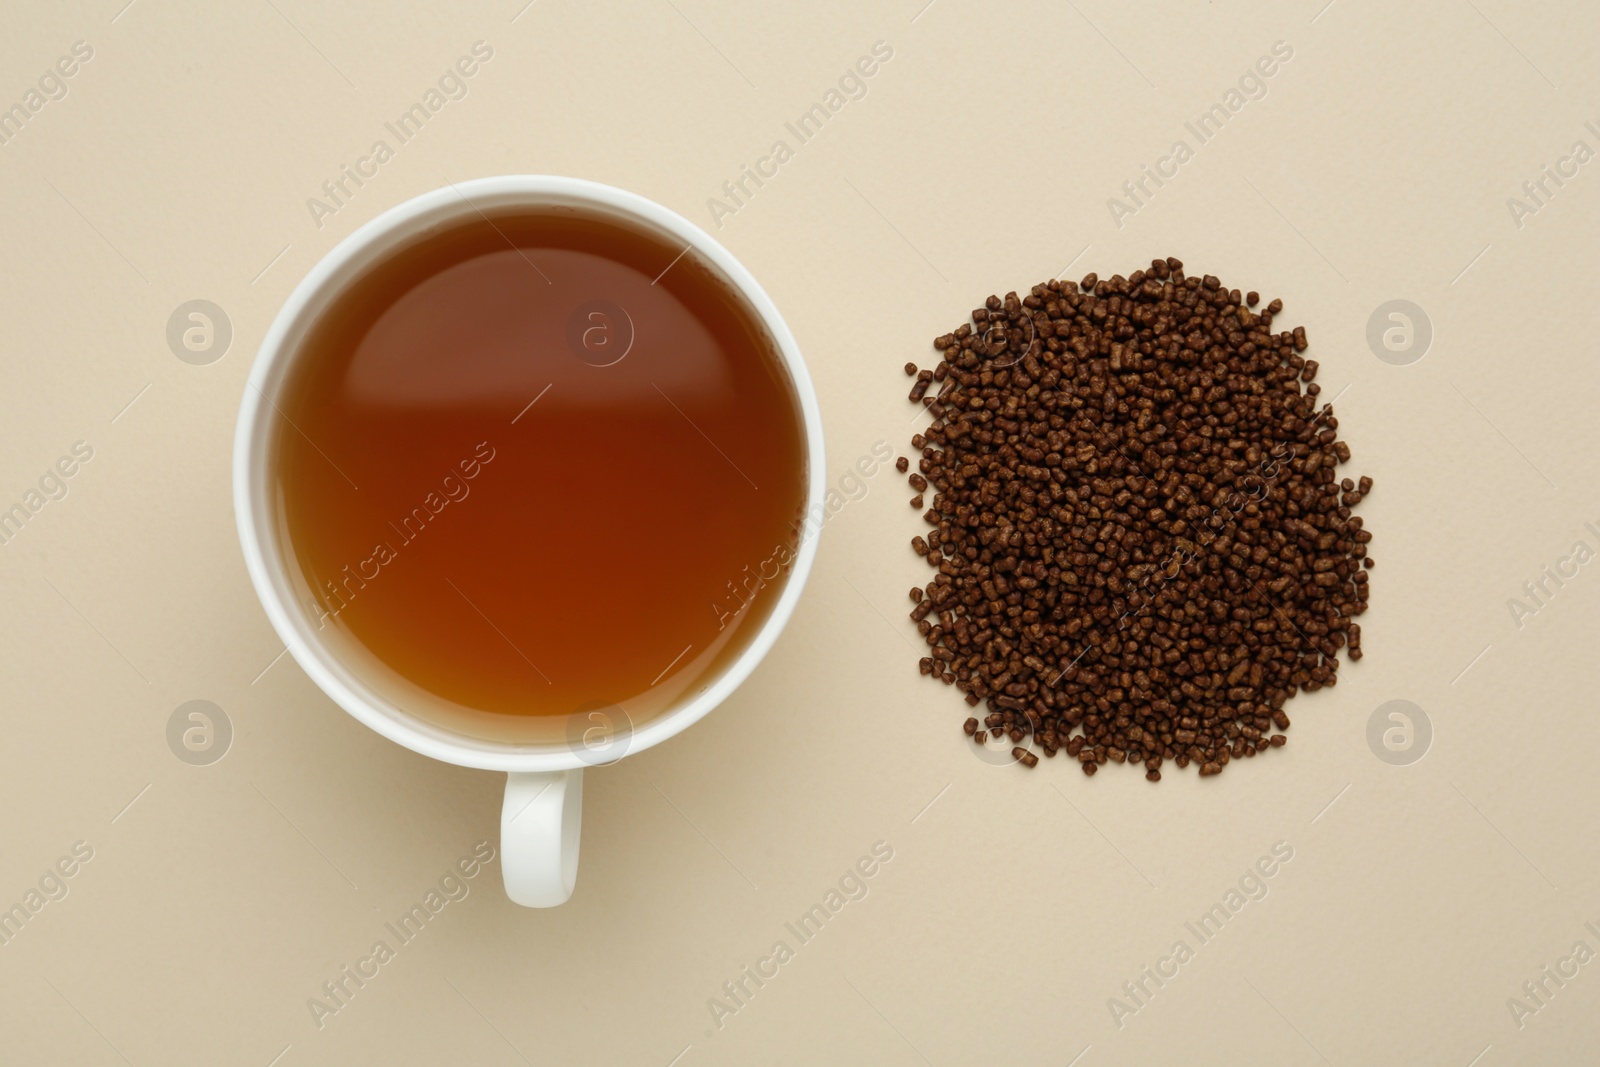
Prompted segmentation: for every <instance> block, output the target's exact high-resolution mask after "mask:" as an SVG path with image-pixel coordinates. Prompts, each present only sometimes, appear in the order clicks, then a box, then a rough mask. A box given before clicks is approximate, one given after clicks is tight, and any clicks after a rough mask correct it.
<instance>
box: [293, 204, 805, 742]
mask: <svg viewBox="0 0 1600 1067" xmlns="http://www.w3.org/2000/svg"><path fill="white" fill-rule="evenodd" d="M681 252H682V248H681V246H679V247H673V246H671V245H669V244H667V243H665V242H663V241H661V240H659V239H657V238H655V237H653V236H649V235H646V234H644V233H642V232H636V231H634V230H632V229H629V228H625V227H623V226H622V225H619V224H617V223H613V222H610V221H605V220H601V219H598V218H590V217H584V216H573V215H510V216H505V217H498V216H497V217H494V218H493V219H492V221H491V220H490V219H487V218H478V219H474V220H473V221H471V222H468V223H464V224H461V225H459V226H457V227H456V228H454V229H450V230H448V231H446V232H444V233H443V234H439V235H435V236H433V237H430V238H428V239H427V240H426V241H425V242H423V243H420V244H417V245H414V246H412V247H411V248H409V249H408V250H405V251H402V252H401V253H399V254H398V255H397V256H395V257H393V258H391V259H390V260H388V261H386V262H385V263H384V264H383V265H382V266H380V267H379V268H377V269H375V270H374V271H373V272H371V273H370V274H369V275H367V276H366V277H364V278H362V279H360V280H359V281H357V282H356V283H355V284H354V285H353V286H352V287H351V288H349V289H348V290H346V291H345V292H344V293H343V294H342V295H341V296H340V297H339V299H338V300H337V302H336V303H335V304H334V306H333V307H332V308H331V309H330V310H329V311H328V312H327V313H326V314H324V315H323V316H322V317H321V320H320V321H319V322H318V323H317V325H316V326H315V327H314V328H313V330H312V332H311V335H310V336H309V337H308V338H307V341H306V344H305V347H304V349H303V352H302V355H301V358H300V359H299V360H298V362H297V364H296V366H295V368H294V371H293V372H292V374H291V377H290V378H289V380H287V381H286V382H285V385H284V388H283V389H282V390H281V391H280V395H279V396H277V397H276V398H275V403H276V406H277V409H278V411H279V413H280V414H281V416H282V419H281V420H280V424H279V426H278V428H277V431H276V433H277V436H276V471H277V494H278V501H279V507H280V509H281V511H280V519H281V524H282V527H283V529H284V531H285V533H286V536H287V541H288V544H289V546H290V547H291V552H292V555H293V556H294V557H295V559H296V561H297V563H298V567H299V569H300V571H301V573H302V574H303V576H304V579H305V582H306V584H307V585H308V586H309V587H310V588H309V591H307V592H306V594H305V596H306V597H307V598H308V599H311V600H312V603H311V604H310V605H309V606H308V611H309V612H310V613H311V614H312V616H313V617H315V618H318V619H319V621H320V623H321V625H323V626H334V627H338V628H341V629H342V630H343V631H345V632H346V633H348V634H349V635H351V636H353V637H354V638H355V639H356V640H357V641H358V642H359V643H360V645H361V646H364V648H365V649H367V650H368V651H370V652H371V653H372V654H373V656H375V657H376V660H377V661H380V662H381V663H382V664H384V665H386V668H387V669H388V670H391V671H393V672H394V673H395V674H396V675H398V676H400V677H401V678H403V679H405V680H406V681H408V682H410V683H413V684H414V685H415V686H417V687H420V688H421V689H422V690H426V691H428V692H429V693H431V694H434V695H435V696H437V697H438V698H440V699H441V700H442V702H443V703H444V704H446V705H453V706H455V707H456V708H458V709H461V710H463V711H467V712H470V713H472V714H470V715H468V719H470V720H472V721H471V722H470V723H469V724H467V725H465V726H463V721H455V722H452V723H451V724H450V725H454V726H457V727H460V728H464V729H467V730H468V731H469V732H476V733H483V732H484V730H485V729H486V728H487V729H488V730H489V732H490V733H493V722H494V720H495V718H497V717H526V716H557V715H567V714H570V713H573V712H575V711H579V710H582V709H586V708H589V707H594V706H596V705H601V704H620V705H621V706H622V707H623V708H624V709H625V710H626V711H627V713H628V717H629V718H630V719H631V720H632V721H633V722H634V723H638V722H639V721H642V720H643V719H644V718H646V717H648V716H649V715H651V714H654V713H655V712H656V711H659V710H661V709H662V708H663V707H664V706H665V705H666V704H668V703H670V702H672V700H674V699H675V697H676V694H680V693H682V692H683V691H684V689H685V688H686V687H690V686H693V685H694V684H696V682H697V680H701V679H708V678H710V677H712V676H714V674H715V673H716V672H717V671H718V669H719V668H720V667H721V666H723V665H725V664H726V663H727V662H728V661H729V660H730V659H731V658H733V657H734V656H736V655H737V654H738V653H739V652H740V651H742V649H743V647H744V646H745V644H746V643H747V642H748V639H749V637H750V636H751V635H752V634H753V633H754V632H755V631H756V630H757V629H758V628H759V625H760V623H761V622H762V621H764V620H765V618H766V617H767V616H768V615H769V614H770V611H771V607H772V604H773V602H774V601H775V600H776V599H777V597H778V595H779V593H780V590H781V587H782V584H783V581H784V579H785V577H786V576H787V573H788V569H789V568H788V566H787V564H788V561H789V560H790V559H791V558H792V554H793V552H794V551H795V550H796V533H795V531H796V524H797V521H798V520H799V519H800V517H801V511H802V509H803V507H804V500H805V493H806V479H807V476H808V472H807V470H806V457H805V450H804V445H803V440H802V430H801V421H800V418H801V417H800V414H799V406H798V402H797V399H796V396H795V393H794V388H793V384H792V383H791V381H790V380H789V378H788V375H787V372H786V371H785V370H784V368H783V365H782V364H781V362H780V360H779V358H778V357H777V355H776V354H775V352H774V350H773V346H772V343H771V341H770V339H769V337H768V336H767V335H766V333H765V331H764V329H763V328H762V326H761V325H760V323H759V321H758V320H757V319H756V318H755V317H754V315H753V313H752V312H750V311H749V310H748V308H747V307H746V306H745V305H744V304H743V302H742V300H741V298H739V297H738V296H737V295H736V294H735V293H733V292H732V291H731V290H730V289H729V288H728V287H727V286H726V284H725V283H723V282H722V281H721V280H720V279H719V278H718V277H717V276H715V275H713V274H712V273H711V272H710V271H709V270H707V269H706V268H705V267H704V266H703V265H701V264H700V263H698V262H697V261H696V260H695V258H694V255H693V253H689V254H685V255H681V256H680V253H681ZM402 688H403V687H402ZM421 703H422V704H426V703H427V702H426V701H422V702H421ZM409 710H415V711H419V712H420V713H423V714H427V713H428V712H427V709H426V708H424V707H420V706H419V707H415V708H411V709H409ZM435 710H436V712H437V709H435ZM473 716H476V718H473ZM486 723H487V724H488V726H487V727H486V726H485V724H486Z"/></svg>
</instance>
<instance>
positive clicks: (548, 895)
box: [500, 768, 583, 908]
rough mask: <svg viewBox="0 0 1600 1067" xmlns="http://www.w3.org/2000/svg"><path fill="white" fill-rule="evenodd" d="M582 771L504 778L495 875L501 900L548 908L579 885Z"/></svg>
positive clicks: (529, 906) (568, 895) (561, 902)
mask: <svg viewBox="0 0 1600 1067" xmlns="http://www.w3.org/2000/svg"><path fill="white" fill-rule="evenodd" d="M582 822H583V771H582V769H581V768H580V769H578V770H570V771H556V772H553V773H538V774H523V773H512V774H509V775H507V776H506V800H505V804H504V806H503V807H502V808H501V809H500V869H501V872H502V873H503V874H504V875H505V880H506V896H508V897H510V898H511V900H512V902H513V903H516V904H521V905H522V906H523V907H527V908H553V907H555V906H556V905H557V904H565V903H566V902H567V899H568V898H569V897H571V896H572V886H573V883H574V882H576V881H577V879H578V835H579V831H580V829H581V826H582Z"/></svg>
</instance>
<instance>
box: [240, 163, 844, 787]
mask: <svg viewBox="0 0 1600 1067" xmlns="http://www.w3.org/2000/svg"><path fill="white" fill-rule="evenodd" d="M539 204H568V205H577V206H581V205H589V206H593V207H599V208H602V209H604V210H606V211H608V212H611V213H618V214H622V215H624V216H632V217H633V218H635V219H636V220H638V221H641V222H643V223H645V224H646V225H648V226H651V227H654V228H655V229H657V230H660V231H664V232H665V233H667V234H669V235H671V236H674V237H676V238H679V239H681V240H682V241H683V242H684V243H685V245H686V246H687V247H688V248H690V249H693V250H694V251H695V252H696V253H697V254H698V255H699V256H700V257H701V258H703V259H704V260H706V261H708V262H709V263H710V264H711V265H712V266H713V267H714V268H715V269H716V270H718V271H719V272H720V273H721V274H722V275H723V276H724V278H725V279H726V280H727V281H729V282H730V283H731V284H732V285H733V286H734V288H735V289H736V290H737V291H738V293H739V295H740V296H741V297H743V299H745V300H746V301H747V302H748V303H749V305H750V308H751V309H752V310H753V311H754V312H755V314H756V315H757V316H758V318H759V319H760V320H761V322H762V324H763V325H764V326H765V327H766V329H767V331H768V332H769V334H770V335H771V337H772V340H773V342H774V343H775V345H776V347H777V349H778V354H779V356H780V358H781V359H782V360H783V363H784V366H785V368H786V369H787V371H788V373H789V377H790V380H791V382H792V383H793V385H794V389H795V393H796V396H797V399H798V401H799V405H800V415H801V420H800V421H801V428H802V432H803V433H804V435H805V456H806V464H807V486H806V500H805V514H806V515H812V514H815V513H816V512H817V509H818V508H819V507H821V506H822V504H823V499H824V490H825V485H826V480H825V471H826V468H825V466H824V452H823V438H822V417H821V414H820V412H819V410H818V407H817V398H816V392H815V390H814V388H813V386H812V383H811V376H810V374H809V373H808V371H807V370H806V365H805V361H804V359H803V358H802V356H801V354H800V347H799V344H798V342H797V341H796V340H795V337H794V334H793V333H792V332H791V331H790V330H789V326H788V324H787V323H786V322H785V321H784V319H783V316H782V314H781V313H780V312H779V311H778V308H777V306H776V305H775V304H774V303H773V302H772V299H771V297H769V296H768V295H767V293H766V290H764V289H763V288H762V287H761V285H760V283H759V282H757V281H756V279H755V277H754V276H753V275H752V274H751V273H750V272H749V270H748V269H746V268H745V266H744V265H743V264H742V263H740V262H739V260H738V259H737V258H735V257H734V256H733V254H732V253H731V252H729V251H728V250H727V249H726V248H724V247H723V246H722V244H721V243H720V242H718V241H717V240H716V239H715V238H714V237H712V236H711V235H710V234H709V233H707V232H706V231H705V230H703V229H701V228H700V227H699V226H697V225H696V224H694V223H692V222H690V221H689V220H688V219H686V218H684V217H683V216H682V215H680V214H678V213H677V212H675V211H673V210H671V209H670V208H667V207H664V206H662V205H660V204H658V203H656V202H655V201H653V200H650V199H648V198H646V197H644V196H641V195H639V194H637V193H633V192H629V191H627V190H625V189H619V188H617V187H615V186H611V185H605V184H602V183H600V182H595V181H590V180H588V179H584V178H571V177H565V176H559V175H546V174H509V175H500V176H496V177H486V178H476V179H471V180H468V181H463V182H454V183H450V184H447V185H445V186H442V187H440V188H438V189H434V190H431V191H429V192H426V193H422V194H421V195H419V196H415V197H413V198H411V199H409V200H406V201H405V202H403V203H401V204H398V205H396V206H394V207H391V208H389V209H388V210H387V211H384V212H383V213H382V214H380V215H378V216H377V217H376V218H374V219H371V220H370V221H368V222H366V223H365V224H363V225H362V226H360V227H359V228H357V229H356V230H355V231H354V232H352V233H351V234H349V235H348V236H346V237H345V238H344V239H343V240H341V241H340V242H339V243H338V244H336V245H335V246H334V247H333V249H332V250H331V251H329V252H328V253H327V254H326V255H324V256H323V257H322V259H320V260H319V261H318V262H317V264H316V265H315V266H314V267H312V268H311V270H310V271H309V272H308V273H307V274H306V276H305V277H304V278H302V279H301V281H300V282H299V284H298V285H296V286H295V288H294V289H293V291H291V292H290V294H289V296H288V297H287V298H286V299H285V301H284V303H283V306H282V307H281V308H279V310H278V313H277V314H276V315H275V316H274V317H273V320H272V324H271V325H270V326H269V327H268V329H267V332H266V334H265V335H264V336H263V338H262V341H261V345H260V347H259V348H258V349H257V351H256V355H255V358H254V360H253V362H252V363H251V367H250V375H249V378H248V380H247V384H246V386H245V390H244V396H243V398H242V400H241V401H240V407H239V416H238V422H237V424H236V426H235V430H234V445H233V506H234V517H235V521H236V524H237V526H238V531H239V542H240V546H241V548H242V549H243V552H244V559H245V566H246V568H247V570H248V571H249V574H250V581H251V584H252V585H253V586H254V588H255V592H256V597H257V599H258V600H260V601H261V605H262V607H263V608H264V609H265V610H266V613H267V617H268V619H269V620H270V621H271V623H272V627H273V629H274V630H275V631H276V632H277V635H278V637H279V638H280V639H281V640H282V641H283V642H284V645H285V647H286V648H287V649H288V651H289V653H290V655H292V656H293V657H294V659H295V661H296V662H297V663H299V664H300V667H301V669H302V670H304V671H305V672H306V674H307V675H309V676H310V678H311V680H312V681H313V682H315V683H316V685H317V687H318V688H319V689H321V690H322V691H323V692H324V693H326V694H327V695H328V696H329V697H330V698H332V699H333V701H334V702H335V703H336V704H338V705H339V706H340V707H342V708H344V710H345V711H347V712H349V713H350V714H351V715H353V716H354V717H355V718H356V719H358V720H360V721H361V722H362V723H364V724H365V725H367V726H368V727H370V728H372V729H373V730H375V731H377V732H378V733H379V734H381V735H383V736H384V737H386V738H388V739H389V740H391V741H393V742H395V743H396V744H399V745H403V746H405V747H406V748H408V749H411V750H412V751H413V752H418V753H421V754H422V755H425V756H431V757H433V758H434V759H438V760H442V761H444V762H446V763H452V764H456V765H458V766H463V767H475V768H480V769H483V770H496V771H507V772H512V771H521V772H528V771H561V770H570V769H576V768H581V767H585V766H591V765H593V764H594V762H595V761H594V760H593V759H586V758H585V753H580V752H578V751H576V750H574V749H573V748H572V747H571V746H568V745H562V744H560V743H559V742H556V743H537V744H534V743H509V742H497V741H492V740H488V739H483V738H475V737H469V736H467V735H464V734H460V733H456V732H455V731H450V730H446V729H444V728H443V727H440V726H436V725H434V724H432V723H430V722H427V721H426V720H423V719H420V718H418V717H416V716H413V715H411V714H409V713H407V712H405V711H403V710H402V709H400V708H398V707H396V706H394V705H393V704H392V703H391V702H389V701H388V700H386V699H384V698H383V697H382V696H381V695H379V694H377V693H375V692H372V691H371V690H370V689H367V688H365V687H363V686H362V685H361V684H360V683H359V681H358V680H357V679H356V678H355V677H354V675H353V674H351V673H350V672H349V671H348V670H346V669H344V668H343V667H342V666H340V665H339V664H338V663H337V661H336V657H334V656H333V654H332V652H331V651H330V650H329V649H327V648H326V647H325V646H323V645H322V644H321V643H320V642H318V641H316V640H315V639H313V638H311V636H310V634H309V632H308V630H307V629H306V628H305V627H306V624H305V620H304V618H303V616H302V613H301V612H299V611H298V610H295V609H292V608H291V607H290V606H289V605H288V604H286V602H285V594H286V593H287V591H288V585H287V580H286V576H284V575H283V574H282V571H283V569H284V568H282V567H280V566H279V565H278V562H277V560H278V558H280V557H279V555H278V554H277V553H272V552H269V551H268V549H269V547H272V548H275V547H277V538H276V534H275V532H274V531H273V527H272V522H271V519H272V514H273V513H272V508H271V506H270V500H269V498H268V486H267V484H266V480H265V478H264V477H263V475H264V473H265V470H266V459H267V456H266V452H267V446H268V445H269V443H270V440H271V435H270V426H269V423H270V420H267V419H264V418H263V408H264V407H265V406H266V404H267V403H268V401H267V394H268V388H267V387H268V386H269V384H271V383H272V382H273V380H274V379H275V378H277V377H279V376H281V374H282V373H283V371H284V369H285V368H286V367H287V366H288V365H289V363H290V361H291V360H292V358H293V356H294V355H295V349H294V346H292V345H291V344H290V343H289V339H290V337H291V335H293V334H294V333H296V331H297V329H298V328H299V327H301V326H302V318H303V317H304V316H305V315H306V314H307V312H308V311H310V310H314V307H315V306H316V305H320V304H323V303H324V302H325V301H326V300H327V299H329V298H331V296H332V295H333V294H335V293H337V292H338V291H339V289H341V288H342V287H343V286H344V285H347V284H348V283H349V281H350V280H351V277H352V274H353V271H352V268H356V269H359V268H360V267H362V266H365V265H366V263H367V262H370V261H371V259H374V258H376V257H377V256H379V255H381V254H382V253H383V252H384V251H385V249H386V248H387V247H392V244H393V243H395V242H401V241H404V240H406V239H408V238H410V237H412V236H414V235H415V234H417V233H419V232H422V231H423V230H424V229H425V228H426V227H427V226H428V225H430V224H432V223H439V224H447V223H449V222H451V221H455V220H456V219H458V218H460V217H463V216H468V215H469V214H470V213H471V212H473V211H481V209H482V208H485V207H500V206H503V205H529V206H533V205H539ZM816 552H817V533H815V532H813V533H810V534H806V533H805V532H802V534H801V536H800V542H799V546H798V551H797V552H796V554H795V559H794V562H793V565H792V570H791V573H790V575H789V578H788V581H787V582H786V583H785V586H784V589H783V592H782V594H781V596H780V597H779V600H778V602H777V604H776V605H774V606H773V609H772V611H771V613H770V614H769V615H768V617H767V618H766V620H765V621H764V622H763V623H762V624H761V629H760V630H759V631H758V632H757V633H756V635H755V636H754V637H753V638H752V639H751V641H750V644H749V645H748V646H747V647H746V648H745V650H744V651H743V652H742V653H741V654H740V655H739V657H738V658H737V659H736V660H734V661H733V662H732V663H730V664H729V665H728V666H727V667H725V668H724V669H723V671H722V672H721V674H720V675H719V676H718V677H717V678H716V679H715V680H714V681H713V682H712V683H711V684H710V685H708V686H706V687H705V688H703V689H701V690H700V691H698V692H697V693H696V694H695V695H694V696H693V697H692V698H690V699H688V700H687V701H685V702H684V703H682V704H681V705H680V706H678V707H675V708H673V709H672V710H670V711H667V712H663V713H661V714H659V715H657V716H655V717H654V718H652V719H651V720H650V721H648V722H647V723H646V724H645V725H643V726H641V727H638V728H637V729H634V730H632V731H631V733H630V735H629V736H628V739H627V748H626V751H625V752H624V755H631V754H633V753H635V752H642V751H644V750H645V749H647V748H650V747H652V746H653V745H657V744H659V743H661V742H662V741H665V740H666V739H668V738H669V737H673V736H675V735H676V734H678V733H681V732H682V731H683V730H686V729H688V728H689V727H690V726H692V725H694V724H695V723H697V722H699V721H700V720H701V719H703V718H704V717H705V716H706V715H707V714H709V713H710V712H711V710H712V709H713V708H715V707H716V706H717V705H718V704H720V703H722V701H723V700H725V699H727V697H728V696H729V694H731V693H732V692H733V691H734V690H735V689H736V688H738V687H739V685H740V684H742V683H743V682H744V680H745V679H746V678H747V677H749V675H750V673H751V671H753V670H754V669H755V667H756V664H758V663H759V662H760V661H761V660H762V659H763V658H764V657H765V656H766V654H767V652H768V651H770V650H771V648H772V646H773V644H774V643H775V642H776V641H777V638H778V634H779V633H780V632H782V630H783V628H784V626H785V625H786V624H787V623H788V621H789V618H790V616H791V615H792V614H793V613H794V608H795V605H796V604H797V603H798V602H799V599H800V594H801V591H802V590H803V588H804V587H805V583H806V579H807V578H808V577H809V575H810V573H811V565H812V562H813V560H814V559H815V558H816ZM617 758H620V757H617Z"/></svg>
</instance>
